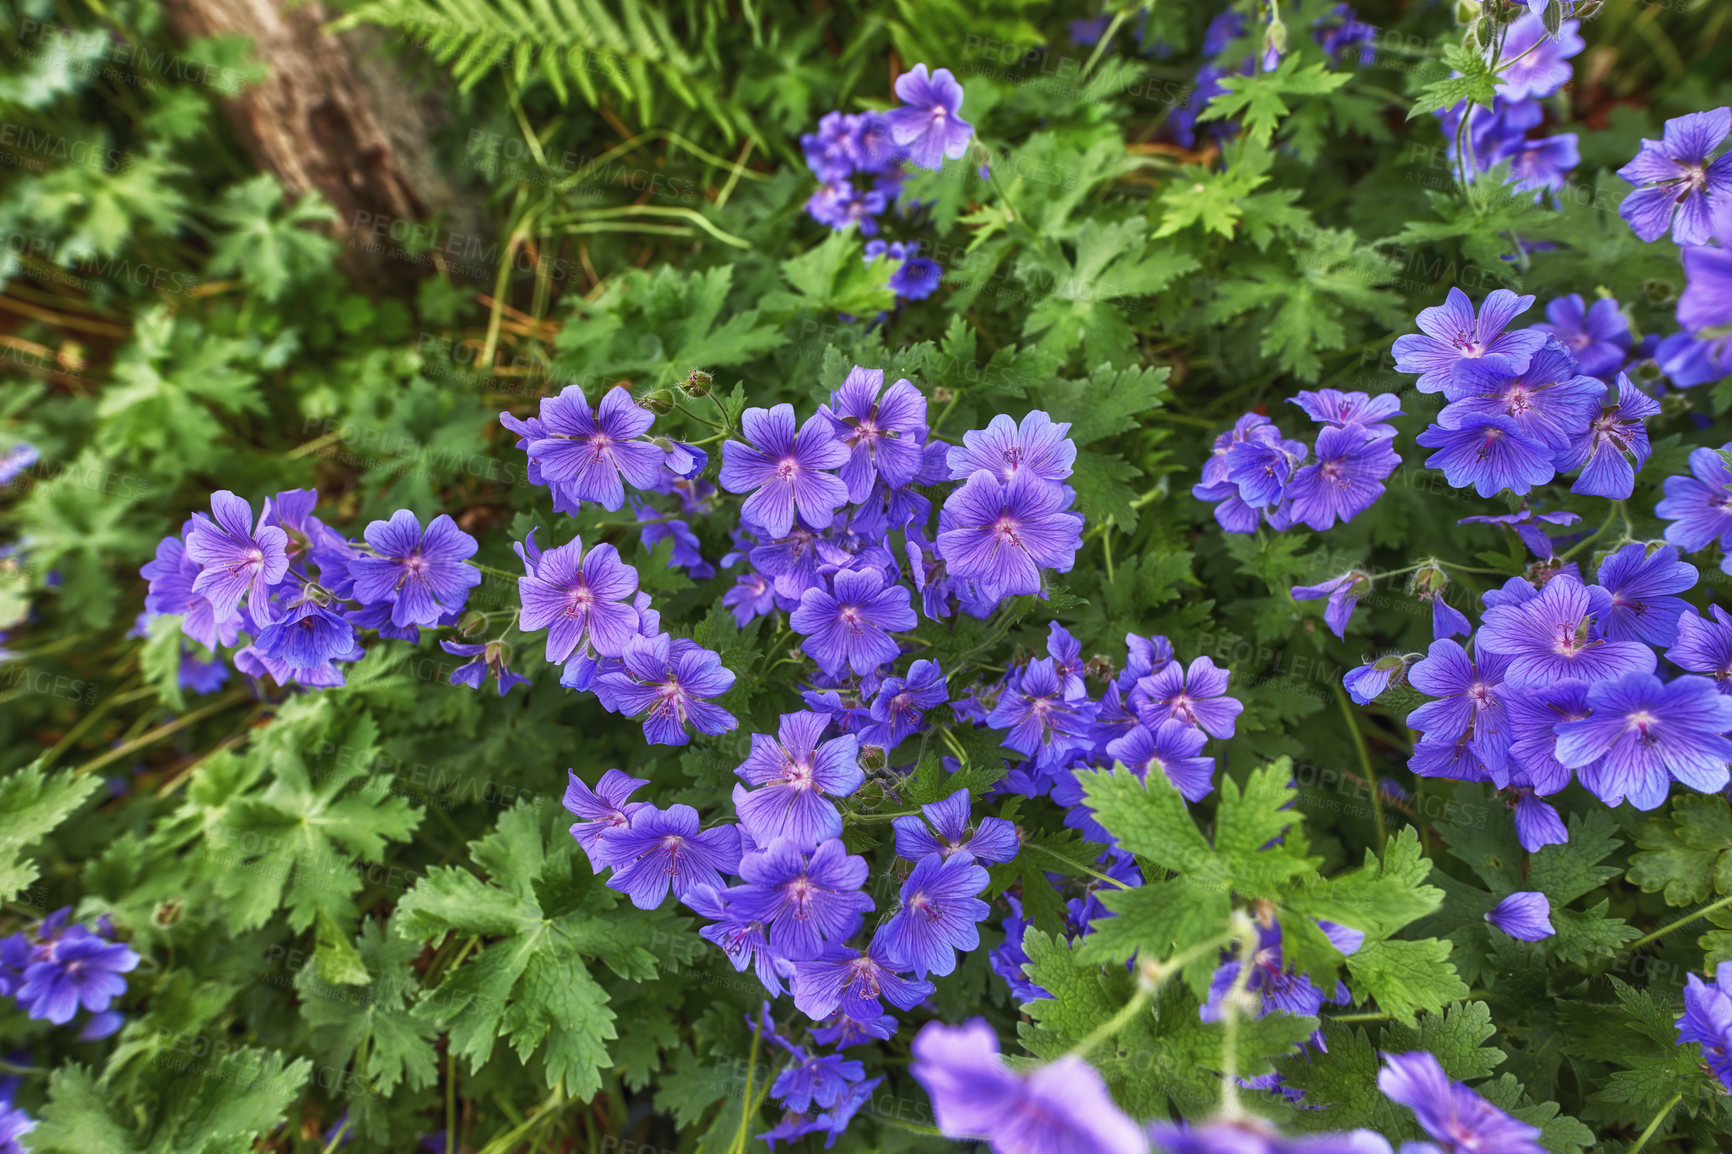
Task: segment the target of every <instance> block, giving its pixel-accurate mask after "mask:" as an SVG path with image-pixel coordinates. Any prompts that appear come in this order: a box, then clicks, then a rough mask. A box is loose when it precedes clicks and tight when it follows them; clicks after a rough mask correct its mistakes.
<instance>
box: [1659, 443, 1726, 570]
mask: <svg viewBox="0 0 1732 1154" xmlns="http://www.w3.org/2000/svg"><path fill="white" fill-rule="evenodd" d="M1721 448H1722V449H1732V443H1728V444H1725V445H1722V446H1721ZM1690 472H1691V473H1692V474H1693V476H1689V477H1667V478H1666V495H1665V496H1664V497H1662V498H1661V499H1660V503H1659V504H1658V505H1656V506H1654V515H1655V516H1656V517H1662V518H1665V519H1666V520H1668V521H1671V522H1672V524H1670V525H1667V526H1666V540H1668V541H1670V542H1671V543H1672V544H1674V545H1676V546H1678V548H1679V549H1682V550H1683V551H1684V552H1686V553H1694V552H1696V551H1697V550H1699V549H1706V548H1707V547H1708V546H1709V545H1711V544H1713V543H1714V542H1715V541H1718V542H1720V547H1721V548H1722V549H1726V550H1728V551H1729V552H1732V469H1729V468H1728V467H1727V465H1726V462H1725V461H1724V460H1723V459H1722V458H1721V456H1720V453H1719V452H1718V451H1717V450H1714V449H1692V450H1691V451H1690Z"/></svg>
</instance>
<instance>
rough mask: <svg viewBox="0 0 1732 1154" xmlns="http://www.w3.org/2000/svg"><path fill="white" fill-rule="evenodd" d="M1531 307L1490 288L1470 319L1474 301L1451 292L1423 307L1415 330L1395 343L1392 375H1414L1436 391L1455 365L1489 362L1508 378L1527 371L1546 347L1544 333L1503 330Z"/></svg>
mask: <svg viewBox="0 0 1732 1154" xmlns="http://www.w3.org/2000/svg"><path fill="white" fill-rule="evenodd" d="M1533 303H1534V298H1533V297H1531V296H1517V295H1516V294H1515V293H1513V292H1511V291H1509V290H1508V289H1494V290H1493V291H1492V292H1491V293H1490V294H1488V295H1487V296H1486V298H1485V301H1484V302H1483V303H1482V304H1481V306H1480V312H1479V316H1478V318H1477V319H1476V318H1475V316H1474V309H1473V302H1472V301H1471V300H1469V299H1468V296H1467V294H1466V293H1464V292H1462V291H1461V290H1460V289H1458V288H1452V289H1450V290H1449V296H1448V297H1447V299H1446V300H1445V301H1444V303H1443V304H1441V305H1434V306H1433V307H1431V308H1427V309H1421V310H1420V312H1419V317H1418V318H1417V319H1418V324H1419V330H1420V332H1421V333H1423V334H1424V335H1423V336H1415V335H1412V334H1409V335H1407V336H1403V337H1398V338H1397V339H1396V341H1395V371H1396V372H1399V373H1418V374H1419V375H1420V376H1419V380H1418V381H1417V382H1416V385H1417V387H1418V389H1419V391H1420V392H1422V393H1437V392H1442V391H1444V389H1445V387H1446V386H1447V385H1449V384H1450V382H1451V381H1452V380H1453V379H1454V376H1455V370H1456V366H1458V365H1462V364H1464V363H1466V362H1468V361H1473V360H1489V361H1492V362H1493V363H1494V364H1496V365H1497V366H1498V368H1499V369H1500V371H1503V372H1506V373H1508V374H1509V375H1511V376H1514V375H1515V374H1517V373H1519V372H1521V371H1522V370H1523V369H1525V368H1527V364H1528V360H1529V359H1530V358H1531V357H1532V356H1533V355H1534V354H1535V353H1537V352H1539V351H1540V349H1541V348H1543V347H1545V343H1546V336H1545V334H1544V333H1536V332H1532V331H1524V330H1517V331H1516V332H1513V333H1506V332H1504V329H1505V328H1507V327H1508V326H1509V323H1510V322H1511V321H1513V320H1515V318H1516V317H1518V316H1520V315H1521V314H1522V313H1524V312H1526V311H1527V310H1528V308H1529V306H1531V305H1532V304H1533Z"/></svg>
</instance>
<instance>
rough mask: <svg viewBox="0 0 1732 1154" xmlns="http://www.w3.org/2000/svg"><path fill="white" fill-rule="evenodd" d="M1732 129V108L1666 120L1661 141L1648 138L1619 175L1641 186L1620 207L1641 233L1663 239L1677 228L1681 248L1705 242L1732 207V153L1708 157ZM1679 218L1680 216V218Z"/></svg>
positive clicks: (1629, 221)
mask: <svg viewBox="0 0 1732 1154" xmlns="http://www.w3.org/2000/svg"><path fill="white" fill-rule="evenodd" d="M1729 131H1732V109H1727V108H1715V109H1712V110H1710V111H1708V112H1692V113H1691V114H1690V115H1688V116H1679V117H1676V118H1674V119H1672V120H1668V121H1666V127H1665V131H1664V132H1663V133H1662V136H1661V139H1659V140H1643V141H1642V147H1641V150H1640V151H1638V152H1637V153H1636V155H1635V158H1634V159H1632V160H1631V161H1630V163H1628V164H1626V165H1624V167H1622V168H1620V169H1618V175H1619V176H1621V177H1623V178H1624V179H1625V180H1627V181H1629V182H1630V183H1631V184H1633V185H1635V186H1636V190H1635V191H1634V192H1632V193H1630V194H1629V195H1628V196H1626V197H1625V198H1624V202H1623V203H1622V204H1620V205H1619V206H1618V215H1619V216H1621V217H1623V218H1624V220H1625V221H1626V222H1628V223H1629V226H1630V227H1631V228H1632V229H1633V230H1634V231H1635V233H1636V235H1637V236H1639V237H1641V238H1642V239H1643V240H1650V241H1651V240H1658V239H1659V238H1660V236H1661V235H1662V234H1663V233H1665V231H1666V230H1667V229H1668V228H1670V229H1671V230H1672V239H1673V240H1674V241H1676V242H1678V243H1679V244H1704V243H1706V242H1707V241H1708V240H1709V239H1710V238H1712V237H1713V235H1714V223H1715V214H1716V212H1718V211H1719V210H1720V209H1721V208H1722V207H1723V206H1725V205H1726V204H1728V203H1732V152H1729V153H1727V154H1725V155H1723V156H1721V157H1720V158H1719V159H1718V160H1714V161H1710V160H1709V159H1708V158H1709V157H1710V156H1712V155H1713V154H1714V150H1715V149H1717V148H1719V147H1720V143H1721V142H1722V141H1723V140H1725V139H1726V134H1727V133H1728V132H1729ZM1674 214H1675V215H1674Z"/></svg>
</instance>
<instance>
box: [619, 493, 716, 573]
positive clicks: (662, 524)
mask: <svg viewBox="0 0 1732 1154" xmlns="http://www.w3.org/2000/svg"><path fill="white" fill-rule="evenodd" d="M631 507H632V515H633V516H635V517H636V518H637V520H638V524H639V525H641V526H642V528H640V529H639V530H638V538H637V539H638V542H639V543H640V544H641V545H642V546H643V547H644V548H645V549H646V550H649V549H654V548H655V547H656V546H657V545H659V544H661V543H662V542H663V541H670V540H671V541H672V542H673V548H672V549H670V550H668V562H669V564H672V565H678V566H679V567H680V568H681V569H684V570H685V571H686V574H687V575H688V576H690V577H691V579H692V580H693V581H707V580H708V579H709V578H711V577H714V576H715V575H716V567H715V566H714V565H711V564H710V563H709V562H708V561H706V560H704V554H703V550H702V549H701V548H700V547H699V542H698V535H697V534H696V533H694V532H692V527H691V526H690V525H689V524H687V523H686V522H685V521H682V520H680V519H679V518H678V517H669V516H668V515H667V514H665V513H663V512H662V511H661V510H659V509H656V508H653V507H651V506H649V505H646V504H645V503H644V502H642V501H640V500H638V499H637V498H636V497H633V498H632V499H631Z"/></svg>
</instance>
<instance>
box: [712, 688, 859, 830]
mask: <svg viewBox="0 0 1732 1154" xmlns="http://www.w3.org/2000/svg"><path fill="white" fill-rule="evenodd" d="M828 724H829V718H827V717H825V716H824V715H823V714H821V713H811V712H801V713H784V714H783V715H782V721H781V725H780V726H779V727H778V728H777V730H776V736H775V737H774V738H772V737H770V736H769V735H768V734H763V733H754V734H752V752H751V754H750V755H749V756H747V758H746V760H745V761H743V762H741V763H740V767H739V768H738V769H736V770H735V771H734V772H735V773H737V774H739V775H740V777H741V778H743V779H744V780H745V781H747V782H749V783H750V784H752V785H757V786H762V787H763V788H761V789H756V790H753V791H751V792H750V793H746V792H744V791H740V790H736V792H735V794H734V802H735V808H736V810H737V811H738V812H739V815H740V824H741V825H743V826H745V827H746V832H747V833H749V834H751V836H752V840H754V841H756V842H757V843H758V844H760V845H769V844H770V843H771V842H772V841H774V840H776V839H777V838H786V839H788V840H789V841H790V842H792V843H793V844H794V845H795V846H798V847H799V848H801V849H812V848H814V847H816V846H817V845H818V843H819V842H822V841H824V840H826V839H828V838H834V837H840V836H841V835H842V815H841V814H840V813H838V812H837V811H836V805H835V803H834V802H832V801H830V800H829V799H830V798H832V797H846V796H848V795H849V794H851V793H853V792H854V791H855V790H857V789H859V788H860V785H861V783H862V782H864V781H865V780H866V774H865V772H864V771H863V770H862V769H861V768H860V742H859V739H858V738H857V737H855V736H854V735H853V734H851V733H845V734H843V735H842V736H840V737H834V738H831V739H830V740H829V741H822V740H821V739H822V738H823V736H824V730H825V728H826V726H828Z"/></svg>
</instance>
